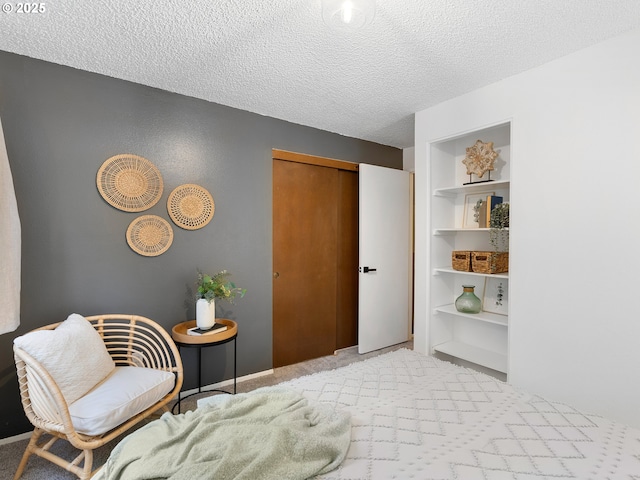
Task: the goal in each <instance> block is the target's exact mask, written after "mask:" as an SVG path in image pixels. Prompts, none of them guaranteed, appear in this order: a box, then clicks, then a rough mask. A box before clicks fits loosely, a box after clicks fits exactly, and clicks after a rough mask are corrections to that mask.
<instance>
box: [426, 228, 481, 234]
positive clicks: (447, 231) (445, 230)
mask: <svg viewBox="0 0 640 480" xmlns="http://www.w3.org/2000/svg"><path fill="white" fill-rule="evenodd" d="M489 230H490V229H489V228H436V229H435V230H434V231H433V234H434V235H453V234H456V233H458V232H488V231H489Z"/></svg>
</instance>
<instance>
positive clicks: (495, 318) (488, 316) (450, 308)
mask: <svg viewBox="0 0 640 480" xmlns="http://www.w3.org/2000/svg"><path fill="white" fill-rule="evenodd" d="M434 311H436V312H440V313H447V314H449V315H455V316H457V317H465V318H471V319H473V320H476V321H478V322H486V323H493V324H495V325H502V326H503V327H506V326H508V325H509V317H507V316H506V315H498V314H496V313H490V312H480V313H462V312H459V311H458V310H456V307H455V305H454V304H449V305H441V306H439V307H436V308H434Z"/></svg>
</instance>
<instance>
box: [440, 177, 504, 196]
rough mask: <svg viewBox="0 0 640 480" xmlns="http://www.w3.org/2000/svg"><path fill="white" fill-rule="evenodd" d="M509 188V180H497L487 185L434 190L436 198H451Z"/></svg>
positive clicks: (474, 184)
mask: <svg viewBox="0 0 640 480" xmlns="http://www.w3.org/2000/svg"><path fill="white" fill-rule="evenodd" d="M496 187H497V188H507V187H509V180H495V181H492V182H485V183H473V184H471V185H460V186H456V187H444V188H436V189H434V190H433V196H434V197H450V196H454V195H458V194H460V193H477V192H483V191H488V190H490V189H493V188H496Z"/></svg>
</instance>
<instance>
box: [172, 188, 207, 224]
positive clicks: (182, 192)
mask: <svg viewBox="0 0 640 480" xmlns="http://www.w3.org/2000/svg"><path fill="white" fill-rule="evenodd" d="M215 209H216V206H215V203H214V202H213V197H212V196H211V194H210V193H209V192H208V191H207V190H206V189H204V188H202V187H201V186H199V185H194V184H192V183H187V184H185V185H180V186H179V187H176V188H175V189H174V190H173V192H171V193H170V194H169V199H168V200H167V210H168V211H169V216H170V217H171V220H173V222H174V223H175V224H176V225H177V226H179V227H181V228H184V229H185V230H197V229H199V228H202V227H204V226H205V225H206V224H207V223H209V222H210V221H211V219H212V218H213V213H214V211H215Z"/></svg>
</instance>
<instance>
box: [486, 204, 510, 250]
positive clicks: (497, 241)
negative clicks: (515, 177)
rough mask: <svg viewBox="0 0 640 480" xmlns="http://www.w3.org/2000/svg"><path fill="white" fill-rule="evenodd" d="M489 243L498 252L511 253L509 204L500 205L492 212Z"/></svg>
mask: <svg viewBox="0 0 640 480" xmlns="http://www.w3.org/2000/svg"><path fill="white" fill-rule="evenodd" d="M489 241H490V242H491V245H493V248H495V250H496V252H508V251H509V204H508V203H499V204H498V205H496V206H495V207H494V208H493V210H491V217H490V219H489Z"/></svg>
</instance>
